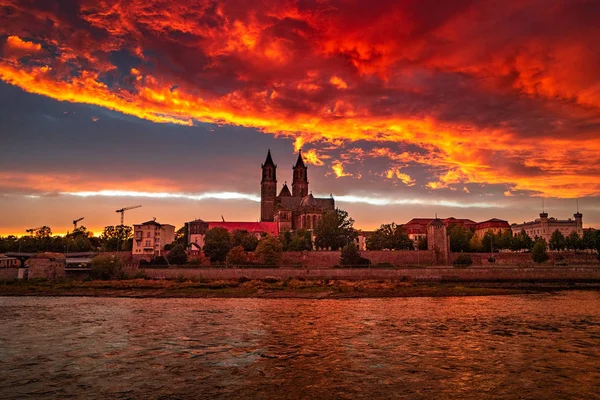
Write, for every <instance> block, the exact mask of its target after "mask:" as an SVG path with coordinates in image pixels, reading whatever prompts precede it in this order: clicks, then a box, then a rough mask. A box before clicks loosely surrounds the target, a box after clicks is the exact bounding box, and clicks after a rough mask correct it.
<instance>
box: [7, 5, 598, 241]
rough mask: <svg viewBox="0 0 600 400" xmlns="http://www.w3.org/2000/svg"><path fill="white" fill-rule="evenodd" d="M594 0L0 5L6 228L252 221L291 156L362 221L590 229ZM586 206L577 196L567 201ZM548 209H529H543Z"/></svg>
mask: <svg viewBox="0 0 600 400" xmlns="http://www.w3.org/2000/svg"><path fill="white" fill-rule="evenodd" d="M599 17H600V2H598V1H584V0H577V1H571V0H563V1H561V0H556V1H552V2H548V1H547V0H522V1H518V2H516V1H515V2H507V1H503V0H502V1H500V0H485V1H484V0H481V1H475V0H457V1H452V2H439V1H437V0H435V1H434V0H398V1H378V0H370V1H358V0H345V1H338V0H331V1H329V0H307V1H302V0H296V1H294V0H265V1H261V2H257V1H243V0H232V1H227V0H213V1H202V0H200V1H197V0H194V1H191V0H189V1H184V0H180V1H167V0H143V1H142V0H129V1H117V0H102V1H98V0H64V1H53V2H41V1H35V0H22V1H17V0H0V19H1V20H2V21H3V23H2V24H0V104H1V105H2V106H1V107H0V235H6V234H19V235H20V234H24V233H25V229H28V228H33V227H38V226H42V225H47V226H50V227H51V228H52V230H53V231H54V232H55V233H64V232H66V231H68V230H70V229H72V220H73V219H76V218H80V217H85V219H84V220H83V221H82V222H81V223H82V224H83V225H85V226H87V227H88V229H91V230H93V231H95V232H99V231H101V230H102V228H103V227H104V226H107V225H115V224H118V223H119V214H117V213H115V210H116V209H118V208H122V207H126V206H131V205H138V204H140V205H142V207H141V208H138V209H135V210H131V211H128V212H127V213H126V214H125V222H126V223H127V224H134V223H140V222H143V221H146V220H149V219H151V218H157V221H159V222H161V223H169V224H172V225H175V226H176V227H179V226H181V225H182V224H183V223H184V222H185V221H190V220H193V219H196V218H202V219H204V220H220V219H221V217H223V218H224V219H225V220H228V221H236V220H237V221H240V220H242V221H256V220H257V219H258V218H259V217H260V209H259V202H258V201H259V196H260V165H261V163H262V162H263V161H264V159H265V157H266V153H267V150H268V149H271V152H272V154H273V159H274V161H275V163H276V164H278V171H277V172H278V174H277V177H278V184H279V186H281V185H283V183H284V182H285V181H286V180H287V181H291V177H292V174H291V172H292V171H291V167H292V165H293V163H294V162H295V160H296V157H297V156H296V152H297V151H298V150H300V149H301V150H302V152H303V155H304V157H305V161H306V163H307V164H308V165H309V170H308V175H309V181H310V190H311V191H312V192H313V194H315V195H316V196H324V197H328V196H330V195H333V196H334V198H335V199H336V205H337V206H338V207H339V208H342V209H345V210H347V211H348V212H349V213H350V215H351V216H352V217H353V218H354V219H355V221H356V222H355V226H356V227H358V228H361V229H374V228H376V227H378V226H379V225H381V224H382V223H389V222H392V221H394V222H396V223H405V222H407V221H408V220H410V219H411V218H413V217H433V216H435V215H436V214H438V215H439V216H440V217H450V216H454V217H457V218H471V219H473V220H475V221H482V220H486V219H489V218H501V219H505V220H507V221H509V222H510V223H522V222H524V221H530V220H533V219H535V218H536V217H537V216H538V214H539V213H540V212H541V211H542V207H544V209H545V211H546V212H548V213H549V214H550V216H554V217H557V218H560V219H566V218H569V217H572V216H573V214H574V213H575V212H576V211H577V207H579V210H580V211H581V212H582V213H583V223H584V227H588V226H592V227H597V228H600V52H598V51H597V47H598V43H600V28H599V27H598V24H597V21H598V18H599ZM577 203H578V205H577ZM542 204H543V205H542Z"/></svg>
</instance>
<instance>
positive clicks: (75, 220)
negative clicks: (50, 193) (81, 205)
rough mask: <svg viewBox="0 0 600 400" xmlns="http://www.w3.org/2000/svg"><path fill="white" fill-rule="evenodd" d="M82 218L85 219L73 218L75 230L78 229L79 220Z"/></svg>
mask: <svg viewBox="0 0 600 400" xmlns="http://www.w3.org/2000/svg"><path fill="white" fill-rule="evenodd" d="M81 220H83V217H81V218H77V219H74V220H73V230H74V231H75V230H77V223H78V222H79V221H81Z"/></svg>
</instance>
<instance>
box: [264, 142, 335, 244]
mask: <svg viewBox="0 0 600 400" xmlns="http://www.w3.org/2000/svg"><path fill="white" fill-rule="evenodd" d="M261 169H262V179H261V182H260V199H261V200H260V220H261V222H275V223H276V224H277V227H278V231H279V232H285V231H290V230H298V229H303V228H304V229H309V230H312V229H314V228H315V227H316V226H317V224H318V223H319V221H320V220H321V217H322V215H323V213H325V212H326V211H332V210H335V201H334V199H333V197H330V198H316V197H314V196H313V195H312V192H310V191H309V189H308V167H307V166H306V165H305V164H304V160H303V159H302V152H301V151H300V152H299V153H298V159H297V161H296V165H294V166H293V167H292V171H293V177H292V191H291V192H290V189H289V187H288V185H287V182H285V183H284V184H283V186H282V188H281V190H280V191H279V194H277V165H276V164H275V163H274V162H273V158H272V157H271V150H269V151H268V152H267V158H266V160H265V162H264V164H262V165H261Z"/></svg>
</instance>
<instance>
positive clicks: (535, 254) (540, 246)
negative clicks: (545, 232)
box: [531, 238, 549, 263]
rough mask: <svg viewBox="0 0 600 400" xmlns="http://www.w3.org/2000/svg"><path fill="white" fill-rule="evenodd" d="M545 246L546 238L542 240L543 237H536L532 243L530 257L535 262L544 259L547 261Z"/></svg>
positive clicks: (540, 261)
mask: <svg viewBox="0 0 600 400" xmlns="http://www.w3.org/2000/svg"><path fill="white" fill-rule="evenodd" d="M546 248H547V245H546V240H544V238H538V239H537V240H536V241H535V243H534V245H533V249H532V250H531V258H532V259H533V261H535V262H536V263H543V262H544V261H547V260H548V258H549V257H548V252H547V250H546Z"/></svg>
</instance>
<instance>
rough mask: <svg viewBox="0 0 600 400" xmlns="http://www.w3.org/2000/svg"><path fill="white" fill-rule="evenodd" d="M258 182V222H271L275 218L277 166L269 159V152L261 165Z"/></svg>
mask: <svg viewBox="0 0 600 400" xmlns="http://www.w3.org/2000/svg"><path fill="white" fill-rule="evenodd" d="M261 168H262V179H261V181H260V220H261V221H267V222H272V221H273V220H274V216H275V198H276V196H277V165H275V163H274V162H273V159H272V158H271V150H270V149H269V152H268V153H267V159H266V160H265V163H264V164H262V165H261Z"/></svg>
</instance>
